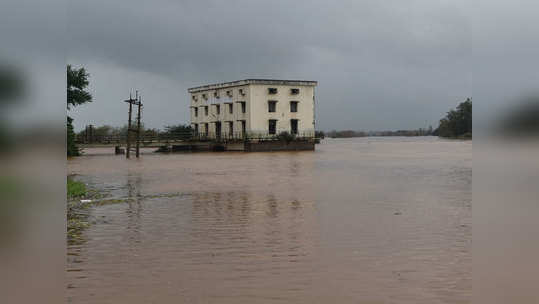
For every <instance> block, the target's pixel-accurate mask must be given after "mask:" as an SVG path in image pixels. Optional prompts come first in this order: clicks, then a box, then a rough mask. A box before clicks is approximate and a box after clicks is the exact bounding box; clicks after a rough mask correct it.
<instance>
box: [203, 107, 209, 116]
mask: <svg viewBox="0 0 539 304" xmlns="http://www.w3.org/2000/svg"><path fill="white" fill-rule="evenodd" d="M204 115H205V116H208V106H205V107H204Z"/></svg>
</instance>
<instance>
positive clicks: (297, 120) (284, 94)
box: [188, 79, 317, 139]
mask: <svg viewBox="0 0 539 304" xmlns="http://www.w3.org/2000/svg"><path fill="white" fill-rule="evenodd" d="M316 85H317V82H316V81H303V80H271V79H246V80H239V81H233V82H225V83H218V84H211V85H204V86H199V87H194V88H190V89H189V90H188V91H189V94H190V100H191V103H190V104H191V106H190V111H191V126H192V128H193V129H194V130H195V133H196V134H198V135H199V136H202V137H207V138H217V139H219V138H225V139H226V138H231V139H232V138H236V139H240V138H245V137H247V138H266V137H273V136H276V135H278V134H280V133H282V132H288V133H290V134H295V135H296V136H300V137H314V129H315V128H314V127H315V121H314V120H315V116H314V114H315V93H314V89H315V87H316Z"/></svg>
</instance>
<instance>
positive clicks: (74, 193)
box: [67, 178, 88, 199]
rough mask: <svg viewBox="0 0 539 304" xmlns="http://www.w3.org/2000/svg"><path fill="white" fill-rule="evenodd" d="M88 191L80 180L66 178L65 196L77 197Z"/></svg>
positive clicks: (84, 194)
mask: <svg viewBox="0 0 539 304" xmlns="http://www.w3.org/2000/svg"><path fill="white" fill-rule="evenodd" d="M87 193H88V190H87V189H86V185H85V184H84V183H82V182H77V181H74V180H72V179H70V178H67V198H68V199H70V198H71V199H72V198H78V197H84V196H86V194H87Z"/></svg>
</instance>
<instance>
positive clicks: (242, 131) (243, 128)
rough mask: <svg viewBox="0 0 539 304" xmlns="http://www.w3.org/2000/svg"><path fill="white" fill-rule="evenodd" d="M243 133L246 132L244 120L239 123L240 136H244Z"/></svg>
mask: <svg viewBox="0 0 539 304" xmlns="http://www.w3.org/2000/svg"><path fill="white" fill-rule="evenodd" d="M245 131H246V124H245V120H242V121H241V136H245V135H246V134H245Z"/></svg>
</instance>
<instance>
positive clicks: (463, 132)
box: [433, 98, 472, 138]
mask: <svg viewBox="0 0 539 304" xmlns="http://www.w3.org/2000/svg"><path fill="white" fill-rule="evenodd" d="M433 135H437V136H439V137H447V138H472V99H471V98H468V99H466V101H464V102H461V103H460V104H459V105H458V106H457V108H456V109H455V110H451V111H449V112H447V115H446V116H445V117H444V118H442V119H440V126H439V127H438V129H436V130H435V131H434V133H433Z"/></svg>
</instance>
